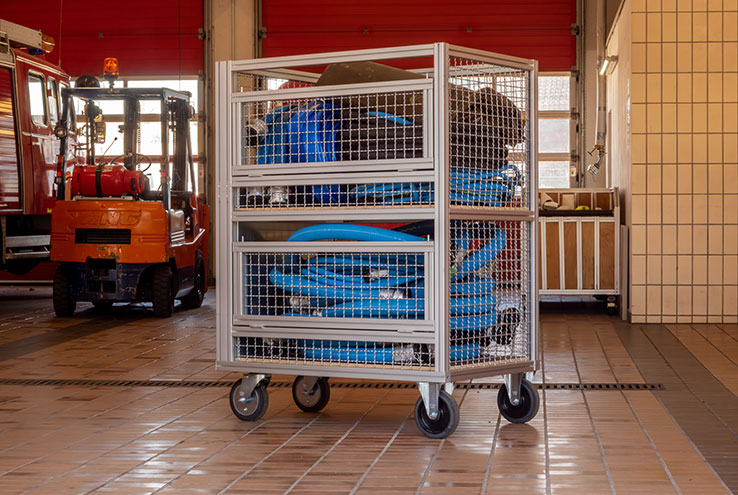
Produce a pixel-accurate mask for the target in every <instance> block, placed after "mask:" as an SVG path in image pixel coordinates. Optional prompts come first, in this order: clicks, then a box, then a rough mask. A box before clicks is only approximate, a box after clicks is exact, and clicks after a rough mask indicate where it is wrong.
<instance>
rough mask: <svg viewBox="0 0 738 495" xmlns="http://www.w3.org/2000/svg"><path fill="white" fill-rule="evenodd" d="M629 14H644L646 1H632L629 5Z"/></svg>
mask: <svg viewBox="0 0 738 495" xmlns="http://www.w3.org/2000/svg"><path fill="white" fill-rule="evenodd" d="M630 11H631V12H645V11H646V0H633V1H632V2H631V3H630Z"/></svg>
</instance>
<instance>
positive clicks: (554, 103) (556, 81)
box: [538, 74, 571, 188]
mask: <svg viewBox="0 0 738 495" xmlns="http://www.w3.org/2000/svg"><path fill="white" fill-rule="evenodd" d="M569 81H570V77H569V75H568V74H566V75H564V74H562V75H542V76H539V78H538V187H540V188H566V187H569V175H570V174H569V170H570V166H571V136H570V130H571V108H570V107H571V105H570V94H571V92H570V88H569Z"/></svg>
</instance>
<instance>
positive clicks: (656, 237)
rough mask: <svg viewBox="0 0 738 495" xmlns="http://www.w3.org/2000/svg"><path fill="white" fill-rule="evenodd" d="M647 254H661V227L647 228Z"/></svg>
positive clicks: (649, 226) (650, 226)
mask: <svg viewBox="0 0 738 495" xmlns="http://www.w3.org/2000/svg"><path fill="white" fill-rule="evenodd" d="M646 252H647V253H648V254H661V226H660V225H648V226H646Z"/></svg>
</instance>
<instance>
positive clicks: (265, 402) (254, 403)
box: [230, 378, 269, 421]
mask: <svg viewBox="0 0 738 495" xmlns="http://www.w3.org/2000/svg"><path fill="white" fill-rule="evenodd" d="M242 381H243V379H242V378H239V379H238V380H237V381H236V383H234V384H233V386H232V387H231V394H230V403H231V411H233V414H235V415H236V417H237V418H238V419H240V420H242V421H256V420H257V419H259V418H261V417H262V416H264V413H265V412H266V410H267V407H269V394H268V393H267V390H266V384H265V383H264V382H261V383H259V384H258V385H257V386H256V387H255V388H254V391H253V392H251V395H249V396H248V397H246V394H245V393H244V392H243V390H241V382H242Z"/></svg>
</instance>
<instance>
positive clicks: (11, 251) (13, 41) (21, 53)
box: [0, 19, 74, 273]
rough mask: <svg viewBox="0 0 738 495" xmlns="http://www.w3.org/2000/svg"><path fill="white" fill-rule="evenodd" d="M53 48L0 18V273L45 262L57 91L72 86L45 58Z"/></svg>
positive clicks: (52, 187)
mask: <svg viewBox="0 0 738 495" xmlns="http://www.w3.org/2000/svg"><path fill="white" fill-rule="evenodd" d="M53 48H54V40H53V38H51V37H49V36H46V35H44V34H43V33H41V32H40V31H38V30H34V29H30V28H27V27H23V26H20V25H18V24H14V23H11V22H7V21H4V20H1V19H0V270H7V271H10V272H12V273H25V272H28V271H29V270H30V269H31V268H33V267H34V266H35V265H36V264H37V263H39V262H40V261H46V260H48V259H49V250H50V232H51V211H52V208H53V207H54V204H55V197H56V193H55V185H54V179H55V175H56V171H57V155H58V153H59V139H57V137H56V136H55V135H54V127H55V126H56V124H57V122H59V121H60V120H61V105H60V92H61V89H62V88H68V87H69V85H70V78H69V75H67V74H66V73H64V71H62V70H61V68H59V67H58V66H56V65H54V64H51V63H49V62H48V61H46V60H44V59H43V54H44V53H49V52H51V51H52V50H53ZM70 118H74V116H73V115H71V116H70ZM72 138H73V136H72Z"/></svg>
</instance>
